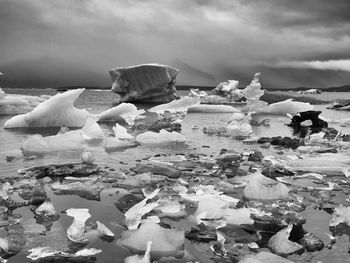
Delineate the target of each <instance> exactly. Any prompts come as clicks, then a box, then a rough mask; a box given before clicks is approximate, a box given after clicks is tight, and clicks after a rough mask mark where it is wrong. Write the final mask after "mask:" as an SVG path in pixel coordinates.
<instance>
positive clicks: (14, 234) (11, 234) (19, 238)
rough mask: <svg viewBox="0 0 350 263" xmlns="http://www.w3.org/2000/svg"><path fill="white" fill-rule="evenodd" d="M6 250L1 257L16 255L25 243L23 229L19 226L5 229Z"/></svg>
mask: <svg viewBox="0 0 350 263" xmlns="http://www.w3.org/2000/svg"><path fill="white" fill-rule="evenodd" d="M6 232H7V237H6V239H7V241H8V250H7V251H3V252H2V253H1V256H2V257H10V256H14V255H16V254H18V253H19V252H20V251H21V250H22V248H23V247H24V245H25V243H26V239H25V237H24V228H23V226H22V225H20V224H15V225H12V226H8V227H6Z"/></svg>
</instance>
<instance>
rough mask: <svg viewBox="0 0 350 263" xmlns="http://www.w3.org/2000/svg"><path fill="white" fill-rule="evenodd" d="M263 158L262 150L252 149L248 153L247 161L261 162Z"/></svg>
mask: <svg viewBox="0 0 350 263" xmlns="http://www.w3.org/2000/svg"><path fill="white" fill-rule="evenodd" d="M263 158H264V155H263V154H262V152H259V151H254V152H253V153H251V154H250V155H249V157H248V161H252V162H261V161H262V159H263Z"/></svg>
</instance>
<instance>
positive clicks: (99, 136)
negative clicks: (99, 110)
mask: <svg viewBox="0 0 350 263" xmlns="http://www.w3.org/2000/svg"><path fill="white" fill-rule="evenodd" d="M82 136H83V139H84V140H103V139H104V134H103V131H102V129H101V127H100V125H98V124H97V122H96V120H95V119H94V118H88V119H87V120H86V123H85V124H84V126H83V128H82Z"/></svg>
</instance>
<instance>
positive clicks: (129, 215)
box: [125, 189, 160, 229]
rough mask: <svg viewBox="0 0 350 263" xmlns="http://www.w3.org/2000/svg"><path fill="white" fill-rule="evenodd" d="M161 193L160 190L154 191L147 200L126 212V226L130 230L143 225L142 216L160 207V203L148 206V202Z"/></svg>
mask: <svg viewBox="0 0 350 263" xmlns="http://www.w3.org/2000/svg"><path fill="white" fill-rule="evenodd" d="M159 191H160V189H156V190H154V191H153V192H152V193H151V194H150V195H148V196H147V197H146V198H145V199H143V200H142V201H141V202H139V203H137V204H135V205H134V206H133V207H131V208H130V209H129V210H128V211H126V212H125V224H126V226H127V227H128V229H136V228H138V226H139V224H140V223H141V218H142V216H143V215H145V214H147V213H149V212H150V211H152V210H153V209H154V208H156V207H157V206H159V204H158V203H149V204H147V201H148V200H150V199H152V198H154V197H155V196H156V195H157V194H158V193H159Z"/></svg>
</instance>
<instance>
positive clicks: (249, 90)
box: [243, 72, 264, 100]
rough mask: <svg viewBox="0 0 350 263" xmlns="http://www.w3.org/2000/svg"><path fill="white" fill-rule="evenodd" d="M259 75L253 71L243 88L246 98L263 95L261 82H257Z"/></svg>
mask: <svg viewBox="0 0 350 263" xmlns="http://www.w3.org/2000/svg"><path fill="white" fill-rule="evenodd" d="M260 75H261V73H260V72H258V73H255V74H254V78H253V80H252V81H251V83H250V84H249V85H248V86H247V87H246V88H245V89H244V90H243V94H244V97H246V99H247V100H259V98H260V97H261V96H262V95H264V91H263V90H261V84H260V82H259V77H260Z"/></svg>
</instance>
